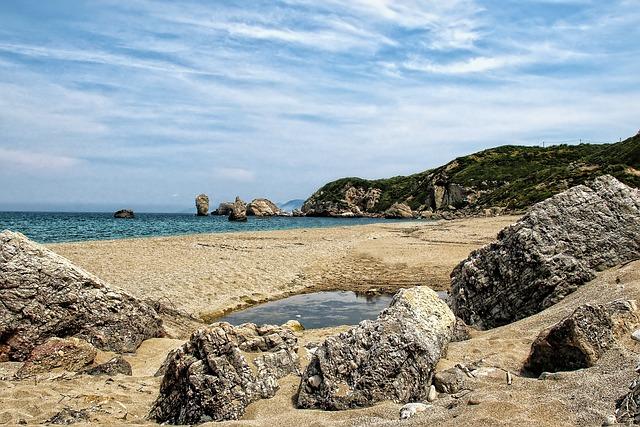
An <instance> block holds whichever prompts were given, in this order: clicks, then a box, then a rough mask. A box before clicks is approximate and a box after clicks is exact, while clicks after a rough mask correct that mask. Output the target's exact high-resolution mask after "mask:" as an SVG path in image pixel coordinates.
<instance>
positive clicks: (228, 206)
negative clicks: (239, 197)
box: [211, 202, 233, 216]
mask: <svg viewBox="0 0 640 427" xmlns="http://www.w3.org/2000/svg"><path fill="white" fill-rule="evenodd" d="M232 209H233V202H222V203H220V204H219V205H218V209H216V210H215V211H213V212H212V213H211V214H212V215H226V216H228V215H229V214H230V213H231V210H232Z"/></svg>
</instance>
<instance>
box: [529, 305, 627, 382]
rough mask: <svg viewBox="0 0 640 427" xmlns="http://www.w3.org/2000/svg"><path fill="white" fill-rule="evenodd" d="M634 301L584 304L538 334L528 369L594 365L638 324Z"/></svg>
mask: <svg viewBox="0 0 640 427" xmlns="http://www.w3.org/2000/svg"><path fill="white" fill-rule="evenodd" d="M636 312H637V307H636V304H635V302H634V301H622V300H620V301H613V302H611V303H608V304H601V305H600V304H599V305H591V304H585V305H582V306H580V307H578V308H577V309H576V310H575V311H574V312H573V313H572V314H571V315H569V316H568V317H566V318H564V319H563V320H561V321H560V322H558V323H557V324H555V325H553V326H552V327H550V328H549V329H546V330H544V331H542V332H541V333H540V335H538V337H537V338H536V340H535V341H534V342H533V344H532V345H531V353H530V354H529V357H528V359H527V361H526V362H525V365H524V368H525V370H527V371H529V372H531V373H533V374H535V375H540V374H541V373H542V372H558V371H573V370H576V369H582V368H588V367H591V366H593V365H594V364H595V363H596V362H597V360H598V359H599V358H600V357H601V356H602V354H603V353H604V352H605V351H606V350H608V349H609V348H610V347H611V345H612V344H613V343H614V341H615V337H616V335H619V334H621V333H626V332H628V331H629V330H630V329H631V327H633V326H634V325H636V324H637V322H638V317H637V314H636Z"/></svg>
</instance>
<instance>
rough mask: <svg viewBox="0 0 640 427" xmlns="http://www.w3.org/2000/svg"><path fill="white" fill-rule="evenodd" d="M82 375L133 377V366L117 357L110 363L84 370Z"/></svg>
mask: <svg viewBox="0 0 640 427" xmlns="http://www.w3.org/2000/svg"><path fill="white" fill-rule="evenodd" d="M81 373H83V374H87V375H117V374H122V375H131V374H132V371H131V364H130V363H129V362H127V361H126V360H125V359H124V358H123V357H122V356H116V357H114V358H113V359H111V360H109V361H108V362H105V363H102V364H100V365H97V366H92V367H89V368H86V369H84V370H83V371H82V372H81Z"/></svg>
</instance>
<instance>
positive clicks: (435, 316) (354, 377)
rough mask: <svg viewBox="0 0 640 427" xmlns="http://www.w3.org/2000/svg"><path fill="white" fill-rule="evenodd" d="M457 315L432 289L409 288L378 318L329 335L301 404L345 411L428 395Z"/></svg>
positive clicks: (316, 357)
mask: <svg viewBox="0 0 640 427" xmlns="http://www.w3.org/2000/svg"><path fill="white" fill-rule="evenodd" d="M454 324H455V316H454V315H453V313H452V312H451V310H450V309H449V307H447V305H446V303H445V302H443V301H442V300H441V299H440V298H439V297H438V295H437V294H436V293H435V292H433V291H432V290H431V289H429V288H427V287H417V288H412V289H403V290H401V291H399V292H398V293H397V294H396V295H395V296H394V298H393V300H392V302H391V304H390V306H389V308H387V309H385V310H384V311H382V312H381V313H380V315H379V316H378V318H377V319H376V320H373V321H372V320H365V321H363V322H361V323H360V325H358V326H357V327H355V328H352V329H351V330H349V331H347V332H343V333H341V334H339V335H337V336H333V337H329V338H327V339H326V340H325V341H324V343H322V345H320V347H318V348H317V350H316V351H315V352H314V355H313V357H312V359H311V362H310V363H309V365H308V366H307V369H306V370H305V372H304V375H303V376H302V381H301V383H300V387H299V389H298V398H297V405H298V407H299V408H319V409H325V410H342V409H348V408H356V407H364V406H370V405H373V404H374V403H376V402H380V401H383V400H392V401H394V402H400V403H407V402H415V401H420V400H425V399H427V396H428V393H429V387H430V385H431V377H432V375H433V368H434V366H435V365H436V363H437V362H438V360H439V359H440V357H441V356H442V355H443V353H444V352H445V351H446V346H447V344H448V343H449V340H450V338H451V334H452V333H453V327H454Z"/></svg>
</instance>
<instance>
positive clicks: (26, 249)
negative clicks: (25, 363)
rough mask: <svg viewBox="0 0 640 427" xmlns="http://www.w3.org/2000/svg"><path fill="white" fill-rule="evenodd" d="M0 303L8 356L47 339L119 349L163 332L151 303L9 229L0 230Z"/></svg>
mask: <svg viewBox="0 0 640 427" xmlns="http://www.w3.org/2000/svg"><path fill="white" fill-rule="evenodd" d="M0 301H1V302H2V303H1V304H0V349H3V350H2V352H4V353H5V355H8V358H9V359H11V360H18V361H20V360H24V359H25V358H26V357H27V356H28V355H29V353H30V352H31V350H32V349H33V348H34V347H35V346H37V345H40V344H42V343H44V342H45V341H46V340H47V339H48V338H51V337H60V338H66V337H76V338H81V339H84V340H86V341H88V342H89V343H91V344H92V345H94V346H95V347H97V348H99V349H102V350H108V351H115V352H118V353H122V352H133V351H135V350H136V349H137V348H138V346H139V345H140V343H142V341H144V340H145V339H148V338H153V337H159V336H162V335H163V334H164V330H163V328H162V320H161V319H160V317H158V314H157V313H156V312H155V310H154V309H153V308H152V307H151V306H149V305H147V304H146V303H144V302H142V301H140V300H138V299H136V298H134V297H132V296H130V295H128V294H126V293H123V292H120V291H116V290H114V289H111V288H109V287H108V286H107V285H106V284H105V283H104V282H102V281H101V280H100V279H98V278H97V277H95V276H93V275H92V274H90V273H88V272H86V271H84V270H82V269H80V268H78V267H76V266H75V265H73V264H72V263H71V262H70V261H69V260H67V259H66V258H63V257H61V256H59V255H57V254H55V253H53V252H52V251H50V250H49V249H47V248H45V247H44V246H42V245H39V244H37V243H35V242H32V241H31V240H29V239H27V238H26V237H25V236H24V235H22V234H20V233H14V232H11V231H3V232H2V233H0ZM2 357H3V356H2V354H0V358H2ZM5 357H6V356H5Z"/></svg>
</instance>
